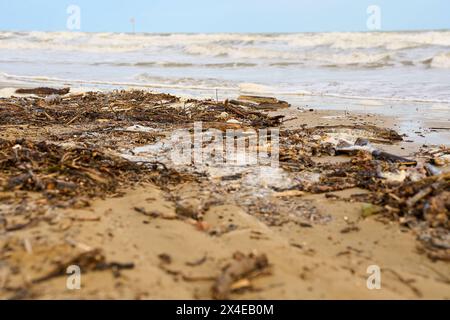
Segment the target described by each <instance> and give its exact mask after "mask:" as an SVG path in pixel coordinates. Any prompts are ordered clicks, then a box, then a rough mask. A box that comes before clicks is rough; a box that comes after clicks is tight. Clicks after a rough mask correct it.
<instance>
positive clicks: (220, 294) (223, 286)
mask: <svg viewBox="0 0 450 320" xmlns="http://www.w3.org/2000/svg"><path fill="white" fill-rule="evenodd" d="M268 266H269V261H268V259H267V256H266V255H265V254H259V255H257V254H254V253H250V254H248V255H246V254H244V253H242V252H235V253H234V254H233V260H232V261H231V262H230V263H229V264H227V265H226V266H225V267H224V268H223V269H222V273H221V274H220V276H219V277H217V279H216V281H215V283H214V285H213V287H212V289H211V290H212V296H213V298H214V299H218V300H224V299H228V298H229V295H230V293H231V290H232V288H233V287H234V288H236V287H240V286H239V285H237V283H239V282H240V281H242V280H244V279H247V280H246V281H248V278H249V277H250V276H251V275H252V273H255V272H261V271H263V270H265V269H266V268H268Z"/></svg>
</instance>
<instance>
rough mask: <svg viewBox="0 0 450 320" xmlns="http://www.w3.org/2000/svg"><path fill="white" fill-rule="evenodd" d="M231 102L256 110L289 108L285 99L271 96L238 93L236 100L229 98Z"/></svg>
mask: <svg viewBox="0 0 450 320" xmlns="http://www.w3.org/2000/svg"><path fill="white" fill-rule="evenodd" d="M230 103H231V104H236V105H244V106H246V107H250V108H254V109H257V110H266V111H270V110H277V109H282V108H289V107H290V104H289V103H287V102H286V101H281V100H278V99H276V98H273V97H262V96H249V95H240V96H239V97H238V98H237V100H230Z"/></svg>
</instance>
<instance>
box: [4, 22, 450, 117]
mask: <svg viewBox="0 0 450 320" xmlns="http://www.w3.org/2000/svg"><path fill="white" fill-rule="evenodd" d="M0 83H2V84H3V86H5V84H11V85H14V86H15V87H17V86H36V85H46V86H71V87H79V88H84V89H86V90H109V89H126V88H145V89H148V90H154V91H163V92H169V93H173V94H178V95H182V96H184V95H186V96H194V97H202V98H205V97H206V98H212V99H225V98H235V97H237V96H238V95H240V94H254V95H270V96H276V97H279V98H283V99H285V100H288V101H289V102H291V103H293V104H295V105H313V106H315V107H317V108H327V109H333V108H336V109H343V108H345V109H348V110H357V111H365V112H368V111H367V110H370V111H371V112H372V111H373V112H379V113H383V114H386V115H395V116H402V117H403V118H405V117H406V118H405V119H408V115H410V114H414V113H416V114H417V112H418V110H419V111H420V110H422V112H421V114H422V115H423V116H424V117H430V119H431V118H434V119H438V120H441V121H442V120H445V121H449V123H450V30H443V31H421V32H343V33H337V32H332V33H277V34H233V33H220V34H207V33H206V34H154V33H134V34H132V33H81V32H12V31H3V32H0ZM409 125H411V124H409Z"/></svg>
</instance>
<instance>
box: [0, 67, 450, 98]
mask: <svg viewBox="0 0 450 320" xmlns="http://www.w3.org/2000/svg"><path fill="white" fill-rule="evenodd" d="M135 80H136V81H134V82H122V81H104V80H83V79H62V78H56V77H47V76H22V75H11V74H6V73H0V81H4V82H8V83H14V84H16V85H20V84H30V83H32V84H39V85H48V84H52V85H60V86H67V85H71V86H74V85H78V86H81V87H82V88H84V89H83V90H88V89H87V88H89V87H91V86H94V87H95V88H105V89H116V88H149V89H175V90H178V91H179V92H184V91H186V90H188V91H195V90H201V91H210V92H214V91H216V90H219V91H220V92H221V94H223V93H224V92H228V93H229V94H230V97H234V96H236V95H238V94H240V93H246V94H256V95H275V96H284V97H289V96H292V97H296V96H297V97H298V96H311V97H331V98H336V99H347V100H358V101H362V102H364V101H366V100H371V101H385V102H404V103H411V102H414V103H417V102H419V103H434V104H439V105H441V106H442V105H447V106H448V105H450V99H433V98H426V97H423V98H422V97H414V96H409V97H408V96H397V97H395V96H382V95H367V94H366V95H360V94H358V93H357V92H355V93H353V94H352V93H347V94H342V93H338V92H330V91H329V90H326V91H320V90H319V91H318V90H302V89H298V88H297V89H294V90H292V89H290V90H288V89H284V88H283V87H279V86H275V85H265V84H260V83H251V82H241V83H240V82H232V81H226V80H222V79H216V78H208V79H196V78H189V77H184V78H170V77H159V76H154V75H150V74H140V75H137V76H136V77H135Z"/></svg>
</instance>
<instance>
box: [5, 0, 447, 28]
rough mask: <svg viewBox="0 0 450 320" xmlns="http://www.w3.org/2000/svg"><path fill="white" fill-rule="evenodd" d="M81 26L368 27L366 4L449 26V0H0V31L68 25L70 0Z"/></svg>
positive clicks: (425, 24)
mask: <svg viewBox="0 0 450 320" xmlns="http://www.w3.org/2000/svg"><path fill="white" fill-rule="evenodd" d="M72 4H73V5H78V6H79V7H80V10H81V30H80V31H87V32H129V31H131V30H132V27H131V23H130V18H131V17H134V18H135V20H136V31H138V32H323V31H364V30H367V27H366V21H367V18H368V15H367V13H366V9H367V7H368V6H369V5H378V6H379V7H380V9H381V30H386V31H390V30H429V29H450V1H449V0H296V1H295V0H276V1H275V0H272V1H269V0H190V1H189V0H127V1H123V0H122V1H119V0H70V1H66V0H0V30H17V31H25V30H36V31H63V30H66V21H67V18H68V16H69V15H68V14H67V12H66V10H67V7H68V6H69V5H72Z"/></svg>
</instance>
